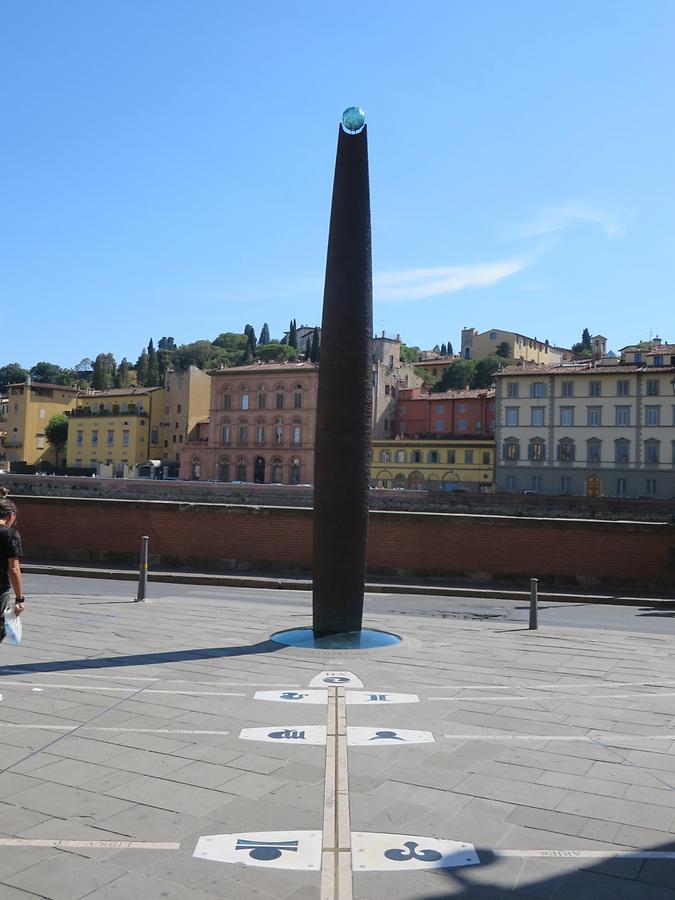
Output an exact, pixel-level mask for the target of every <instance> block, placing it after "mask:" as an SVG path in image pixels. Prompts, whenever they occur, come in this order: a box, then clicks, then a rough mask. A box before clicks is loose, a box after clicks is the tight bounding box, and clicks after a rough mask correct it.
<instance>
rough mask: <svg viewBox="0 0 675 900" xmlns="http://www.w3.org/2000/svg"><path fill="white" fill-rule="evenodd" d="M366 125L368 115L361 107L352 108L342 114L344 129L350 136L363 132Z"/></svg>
mask: <svg viewBox="0 0 675 900" xmlns="http://www.w3.org/2000/svg"><path fill="white" fill-rule="evenodd" d="M365 124H366V114H365V113H364V111H363V110H362V109H361V107H360V106H350V107H349V109H346V110H345V111H344V112H343V113H342V127H343V128H344V130H345V131H349V132H350V134H356V132H357V131H361V129H362V128H363V126H364V125H365Z"/></svg>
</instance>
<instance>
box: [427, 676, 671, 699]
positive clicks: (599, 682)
mask: <svg viewBox="0 0 675 900" xmlns="http://www.w3.org/2000/svg"><path fill="white" fill-rule="evenodd" d="M671 685H675V681H665V680H662V679H660V678H652V679H651V680H650V681H605V680H604V679H602V678H597V679H596V680H595V681H569V682H563V683H560V684H550V683H545V684H446V685H443V684H434V685H431V684H429V685H427V690H430V691H433V690H437V691H446V690H457V691H566V690H568V688H589V687H590V688H592V687H601V688H604V689H605V690H608V689H609V688H613V687H617V688H618V687H654V688H660V687H670V686H671ZM430 699H433V698H430Z"/></svg>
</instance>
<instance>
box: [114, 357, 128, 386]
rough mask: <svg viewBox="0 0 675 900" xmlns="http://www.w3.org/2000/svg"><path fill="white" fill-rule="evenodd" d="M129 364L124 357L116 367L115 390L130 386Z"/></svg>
mask: <svg viewBox="0 0 675 900" xmlns="http://www.w3.org/2000/svg"><path fill="white" fill-rule="evenodd" d="M129 369H130V366H129V362H128V360H127V358H126V356H125V357H123V358H122V362H121V363H120V364H119V366H118V367H117V373H116V374H115V387H116V388H125V387H129V385H130V384H131V376H130V374H129Z"/></svg>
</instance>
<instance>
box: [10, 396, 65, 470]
mask: <svg viewBox="0 0 675 900" xmlns="http://www.w3.org/2000/svg"><path fill="white" fill-rule="evenodd" d="M78 391H79V388H76V387H68V386H67V385H64V384H42V383H40V382H37V381H33V382H31V381H27V382H25V383H21V384H10V385H9V388H8V398H7V423H6V425H5V427H4V430H5V431H6V432H7V435H6V437H5V448H4V453H5V456H6V459H7V461H8V462H9V463H10V464H12V463H22V464H24V465H28V466H37V465H40V464H41V463H43V462H44V463H48V464H50V465H56V464H57V462H62V460H57V459H56V454H55V452H54V448H53V447H52V446H51V445H50V444H49V441H48V440H47V436H46V435H45V427H46V426H47V424H48V422H49V420H50V419H51V418H52V416H56V415H58V414H59V413H63V412H66V410H69V409H72V407H73V406H74V405H75V397H76V395H77V393H78Z"/></svg>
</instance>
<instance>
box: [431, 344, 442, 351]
mask: <svg viewBox="0 0 675 900" xmlns="http://www.w3.org/2000/svg"><path fill="white" fill-rule="evenodd" d="M433 351H434V353H440V352H441V348H440V347H439V346H438V344H434V346H433Z"/></svg>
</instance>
